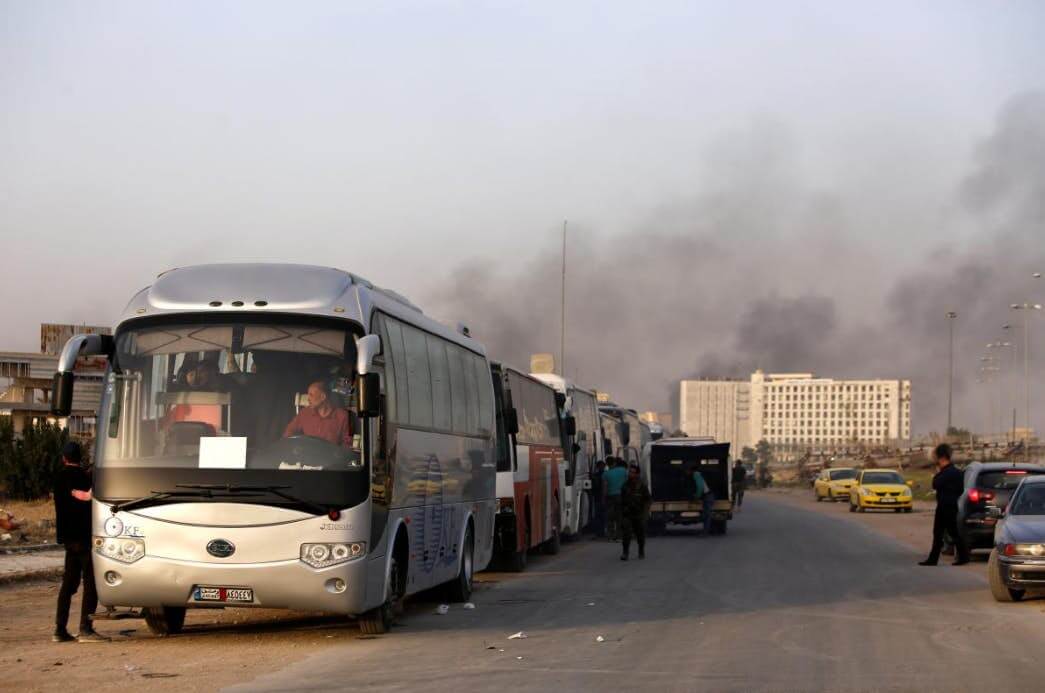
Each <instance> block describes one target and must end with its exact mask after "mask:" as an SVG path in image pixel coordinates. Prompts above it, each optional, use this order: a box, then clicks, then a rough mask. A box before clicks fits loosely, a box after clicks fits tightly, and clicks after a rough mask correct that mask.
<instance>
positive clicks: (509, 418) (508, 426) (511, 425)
mask: <svg viewBox="0 0 1045 693" xmlns="http://www.w3.org/2000/svg"><path fill="white" fill-rule="evenodd" d="M504 429H505V431H507V432H508V435H512V436H513V435H515V434H516V433H518V432H519V414H518V413H517V412H516V411H515V407H508V408H507V409H505V410H504Z"/></svg>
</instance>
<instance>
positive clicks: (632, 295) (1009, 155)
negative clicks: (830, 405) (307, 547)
mask: <svg viewBox="0 0 1045 693" xmlns="http://www.w3.org/2000/svg"><path fill="white" fill-rule="evenodd" d="M970 151H972V152H973V155H972V156H971V158H970V160H969V169H968V173H967V175H965V176H964V177H962V178H961V179H960V180H959V181H957V182H956V185H955V190H954V191H953V194H952V195H951V196H950V198H949V199H946V200H939V201H933V203H934V204H938V205H939V207H940V209H939V210H938V211H937V212H936V213H935V214H929V215H927V218H930V219H932V218H935V219H936V221H935V222H934V223H935V224H936V226H937V228H927V227H925V226H923V225H921V224H920V223H919V224H914V223H913V222H912V225H911V226H910V228H883V227H882V221H881V219H880V218H878V217H877V215H875V214H874V213H873V211H872V212H869V210H874V209H875V208H876V205H875V202H876V200H874V199H873V198H872V199H858V197H854V196H853V195H852V192H851V191H852V186H847V185H846V181H844V180H840V181H838V184H837V185H835V184H833V183H832V182H830V181H829V182H827V183H826V184H825V183H823V182H819V183H813V182H807V181H806V180H805V178H804V176H803V168H802V164H801V148H800V146H799V145H798V144H797V143H795V142H794V141H792V140H791V139H790V138H789V135H788V133H787V131H786V128H783V127H781V126H780V125H778V124H766V123H760V124H758V125H756V126H753V127H752V128H750V129H749V130H746V131H741V132H738V133H734V135H733V136H731V137H729V138H726V139H723V140H722V141H720V142H719V143H718V145H717V147H715V148H714V149H713V151H711V152H709V154H708V156H707V158H706V159H705V160H703V161H698V162H694V166H693V168H694V178H693V184H692V193H691V194H690V195H689V196H687V197H685V198H683V199H675V200H672V201H670V202H666V203H665V204H664V205H663V206H662V207H661V208H659V209H656V210H653V211H651V213H650V214H649V215H648V217H647V218H645V219H639V220H637V221H636V222H635V223H634V224H633V225H632V229H631V230H630V231H627V232H625V233H620V234H617V235H613V236H607V235H604V234H600V233H598V232H597V231H596V230H595V229H589V228H585V225H584V222H583V220H576V221H573V220H571V222H570V226H569V239H568V259H567V262H568V277H567V314H568V324H567V336H566V340H567V348H566V370H567V375H568V376H569V377H571V378H574V379H576V380H577V381H578V382H580V383H582V384H584V385H587V386H591V387H598V388H599V389H602V390H606V391H609V392H611V393H612V394H613V395H614V396H615V397H616V398H617V399H618V400H620V401H621V402H623V403H625V404H627V405H629V406H632V407H635V408H637V409H663V408H665V407H666V406H667V405H669V403H670V401H671V399H672V398H673V397H674V396H676V395H677V381H678V380H679V379H680V378H686V377H694V376H709V377H730V376H732V377H746V376H747V375H748V374H749V373H750V372H751V371H752V370H753V369H754V368H758V367H760V368H763V369H765V370H772V371H789V370H801V371H813V372H817V373H821V374H823V375H829V376H835V377H897V378H911V379H912V380H913V381H914V383H913V389H914V404H913V412H914V430H915V432H916V433H924V432H927V431H930V430H941V429H942V427H943V425H944V422H945V417H946V410H945V406H946V387H947V385H946V378H947V323H946V319H945V317H944V315H945V313H946V311H948V310H955V311H957V312H958V313H959V318H958V321H957V323H956V326H955V330H956V339H955V395H956V404H955V423H956V424H959V425H963V426H967V427H972V428H974V429H977V430H983V429H984V427H985V426H987V425H988V424H990V425H991V426H995V427H996V426H1000V425H1001V423H1000V422H1001V421H1002V420H1007V421H1008V423H1007V424H1006V425H1011V410H1012V407H1013V406H1014V404H1015V402H1014V400H1015V393H1016V391H1017V386H1018V385H1020V383H1022V355H1021V356H1020V357H1019V365H1020V369H1019V373H1015V372H1013V369H1012V366H1011V364H1012V361H1013V353H1012V352H1011V351H1006V352H1002V351H1001V350H999V353H998V354H997V356H998V357H999V358H1004V361H1003V362H1002V367H1003V371H1002V372H1001V377H1002V379H1001V382H1000V384H999V383H998V382H995V383H994V384H992V385H989V386H988V385H984V384H978V383H977V382H976V380H977V377H978V375H979V374H978V368H979V366H980V365H981V363H980V361H979V358H980V356H981V355H983V354H984V348H985V345H986V344H987V343H988V342H993V341H997V340H999V339H1009V340H1010V341H1018V342H1019V343H1020V345H1021V348H1022V339H1023V337H1022V335H1021V334H1019V331H1018V330H1017V329H1015V328H1014V329H1010V330H1009V331H1008V334H1006V333H1003V331H1002V329H1001V328H1002V325H1003V324H1004V323H1007V322H1008V323H1012V324H1014V325H1019V326H1021V325H1022V316H1021V315H1018V314H1015V313H1014V311H1011V310H1009V309H1008V306H1009V305H1010V304H1011V303H1016V302H1020V303H1022V302H1024V301H1028V300H1030V301H1032V302H1041V301H1043V300H1045V279H1043V280H1038V282H1040V285H1037V286H1036V285H1035V283H1034V282H1035V280H1033V279H1031V274H1032V273H1033V272H1036V271H1045V249H1043V241H1045V93H1043V92H1033V93H1027V94H1023V95H1019V96H1017V97H1015V98H1013V99H1011V100H1010V101H1009V102H1008V103H1006V104H1005V105H1004V106H1003V107H1002V109H1001V111H1000V113H999V115H998V118H997V120H996V122H995V124H994V129H993V131H991V132H990V133H987V136H986V137H985V139H983V141H982V142H980V143H974V142H971V143H970ZM903 173H904V172H903V171H897V172H895V174H896V176H897V177H896V179H895V180H892V181H886V184H885V187H886V188H888V187H890V186H891V187H895V188H897V189H905V190H908V191H909V190H910V189H912V188H913V189H917V187H918V185H919V181H918V180H916V179H911V180H907V179H905V178H904V176H903ZM880 189H881V188H880V187H878V186H876V187H875V190H880ZM871 194H874V192H872V191H869V192H868V195H871ZM888 204H889V202H888V200H885V199H883V200H882V201H881V205H882V206H883V207H884V206H886V205H888ZM940 226H945V227H948V228H950V227H951V226H953V228H954V229H955V232H954V235H953V240H949V241H945V242H943V243H939V242H937V243H936V244H935V245H927V244H925V243H923V242H921V241H920V238H921V237H922V236H923V235H926V234H929V233H931V235H932V236H933V237H934V238H940V237H941V235H942V234H941V229H940V228H939V227H940ZM546 231H547V233H546V234H544V235H541V236H540V238H541V241H540V242H538V243H536V244H535V245H536V246H537V247H535V249H534V251H533V253H532V255H530V256H529V257H511V258H505V257H498V258H495V259H492V260H491V259H489V258H476V259H474V260H470V261H468V262H465V263H464V264H462V265H461V266H459V267H457V268H456V269H455V270H454V271H453V272H452V273H451V274H450V276H449V277H448V278H446V279H445V281H444V279H443V278H442V277H440V279H439V280H438V281H437V282H433V284H432V287H431V290H430V293H429V301H428V302H427V303H428V304H429V305H431V306H434V309H433V311H432V312H433V313H435V314H436V315H440V316H443V317H446V318H447V319H454V320H457V319H462V320H465V321H466V322H468V323H469V324H470V327H471V328H472V331H473V334H475V335H477V336H478V338H479V339H481V340H482V341H484V342H485V343H486V345H487V347H488V348H489V350H490V353H491V354H492V356H494V357H495V358H499V359H502V360H504V361H506V362H509V363H513V364H518V365H521V366H525V365H526V364H527V363H528V358H529V355H530V354H531V353H535V352H539V351H556V352H557V351H558V345H559V281H560V271H561V267H560V246H559V243H560V238H559V236H558V235H557V234H556V233H555V229H554V226H551V225H550V226H549V228H548V229H547V230H546ZM1031 317H1032V322H1031V325H1032V327H1031V331H1030V338H1031V351H1030V353H1031V361H1032V364H1035V363H1036V364H1039V365H1037V366H1034V368H1033V372H1032V374H1031V376H1032V385H1031V389H1032V392H1031V396H1032V400H1034V398H1035V394H1034V387H1035V383H1040V382H1041V381H1042V375H1043V373H1045V368H1043V366H1045V339H1042V336H1045V325H1043V324H1042V320H1045V315H1041V314H1037V315H1033V316H1031ZM1035 353H1037V354H1038V356H1037V358H1035ZM1017 376H1018V377H1017ZM999 389H1000V392H1001V393H1002V394H1001V402H1002V406H1001V407H1000V408H999V406H998V398H999V395H998V392H999ZM1018 401H1019V404H1018V406H1019V409H1020V412H1021V413H1020V425H1022V419H1023V416H1024V414H1023V410H1024V406H1023V394H1022V389H1020V390H1019V400H1018ZM991 407H993V409H992V408H991ZM1035 411H1036V412H1037V414H1034V416H1033V420H1032V425H1036V426H1038V427H1039V428H1040V427H1041V426H1040V424H1041V422H1042V421H1045V397H1041V398H1038V400H1037V402H1036V403H1035V402H1034V401H1032V412H1035ZM1003 412H1007V414H1006V415H1004V416H1003ZM995 422H998V423H997V424H995Z"/></svg>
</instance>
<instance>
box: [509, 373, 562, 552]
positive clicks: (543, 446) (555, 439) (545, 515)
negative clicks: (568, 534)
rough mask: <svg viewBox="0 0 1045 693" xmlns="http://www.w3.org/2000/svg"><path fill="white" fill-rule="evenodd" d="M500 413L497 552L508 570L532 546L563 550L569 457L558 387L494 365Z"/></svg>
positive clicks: (552, 550)
mask: <svg viewBox="0 0 1045 693" xmlns="http://www.w3.org/2000/svg"><path fill="white" fill-rule="evenodd" d="M491 373H492V377H493V387H494V399H495V400H496V412H497V515H496V516H495V522H494V533H495V538H494V545H495V551H496V553H497V555H498V558H500V559H501V562H502V563H503V564H505V565H506V567H508V568H509V569H510V570H514V571H521V570H523V569H524V568H525V567H526V559H527V554H528V552H529V551H530V550H532V549H535V548H538V547H541V548H542V549H543V550H544V551H545V553H549V554H555V553H558V551H559V537H560V532H561V531H562V527H561V522H562V516H561V510H560V506H561V494H560V489H559V467H560V465H561V464H563V462H564V460H565V459H566V457H565V455H564V454H563V448H562V441H563V436H562V426H563V425H564V423H565V425H566V426H567V427H569V424H570V421H566V422H564V421H563V420H562V419H560V414H559V406H558V402H557V401H556V399H555V390H553V389H552V388H551V387H549V386H548V385H545V384H544V383H542V382H540V381H539V380H536V379H535V378H531V377H530V376H529V375H526V374H525V373H523V372H521V371H517V370H515V369H513V368H507V367H503V366H501V365H500V364H497V363H491Z"/></svg>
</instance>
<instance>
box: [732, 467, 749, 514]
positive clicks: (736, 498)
mask: <svg viewBox="0 0 1045 693" xmlns="http://www.w3.org/2000/svg"><path fill="white" fill-rule="evenodd" d="M745 483H747V470H746V469H744V463H743V462H741V461H740V460H736V461H735V462H733V509H734V510H735V511H737V512H740V506H741V505H743V504H744V484H745Z"/></svg>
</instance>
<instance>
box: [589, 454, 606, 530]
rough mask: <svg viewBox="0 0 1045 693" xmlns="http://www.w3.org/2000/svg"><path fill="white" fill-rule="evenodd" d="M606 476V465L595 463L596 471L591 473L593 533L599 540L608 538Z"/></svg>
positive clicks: (600, 462) (600, 461)
mask: <svg viewBox="0 0 1045 693" xmlns="http://www.w3.org/2000/svg"><path fill="white" fill-rule="evenodd" d="M605 474H606V463H605V462H603V461H602V460H599V461H598V462H596V463H595V471H594V472H592V473H591V498H592V513H591V514H592V531H593V532H594V533H595V536H596V538H598V539H602V538H604V537H605V536H606V492H605V489H604V486H605V480H604V479H603V476H604V475H605Z"/></svg>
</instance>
